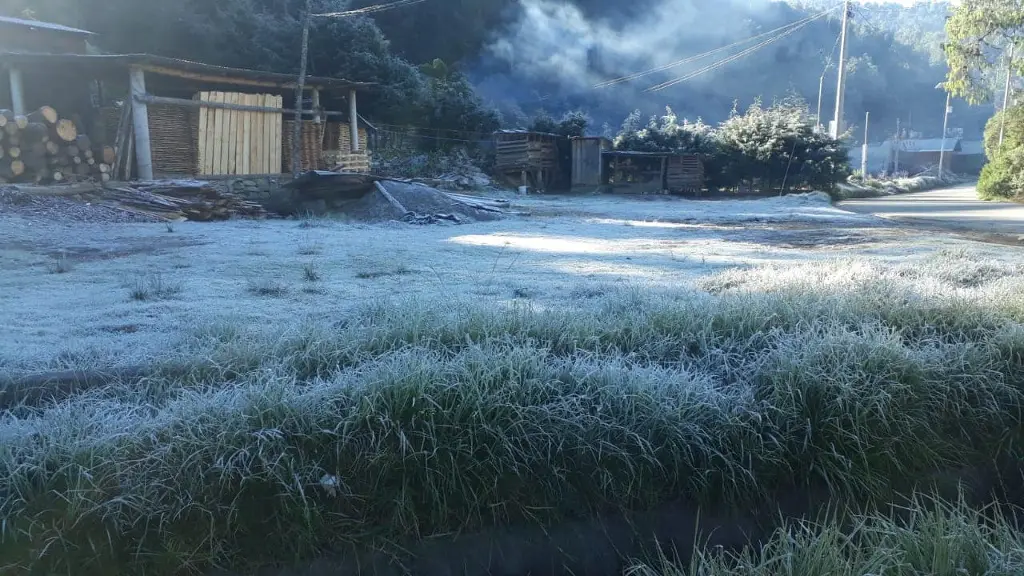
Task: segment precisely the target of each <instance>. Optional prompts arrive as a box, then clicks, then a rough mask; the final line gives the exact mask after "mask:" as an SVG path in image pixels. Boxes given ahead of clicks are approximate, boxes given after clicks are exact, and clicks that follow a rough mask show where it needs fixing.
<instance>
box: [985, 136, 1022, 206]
mask: <svg viewBox="0 0 1024 576" xmlns="http://www.w3.org/2000/svg"><path fill="white" fill-rule="evenodd" d="M1005 144H1006V142H1005V141H1004V145H1005ZM978 197H979V198H981V199H982V200H1015V201H1020V200H1024V147H1021V146H1018V147H1016V148H1011V149H1008V150H1005V151H1003V152H1002V153H1001V154H998V155H997V156H996V157H995V159H994V160H992V161H991V162H989V163H988V164H986V165H985V167H984V168H982V170H981V177H980V178H979V179H978Z"/></svg>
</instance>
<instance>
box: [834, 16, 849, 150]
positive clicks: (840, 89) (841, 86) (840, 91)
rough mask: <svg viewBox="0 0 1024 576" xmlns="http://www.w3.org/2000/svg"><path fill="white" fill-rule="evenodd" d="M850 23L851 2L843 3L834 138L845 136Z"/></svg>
mask: <svg viewBox="0 0 1024 576" xmlns="http://www.w3.org/2000/svg"><path fill="white" fill-rule="evenodd" d="M849 22H850V0H844V1H843V31H842V32H841V33H840V36H839V82H838V86H837V88H836V115H835V118H834V127H833V129H834V130H835V132H833V134H832V137H833V138H839V137H840V136H841V135H842V134H843V106H844V105H845V104H846V29H847V25H848V24H849Z"/></svg>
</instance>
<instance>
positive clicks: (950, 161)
mask: <svg viewBox="0 0 1024 576" xmlns="http://www.w3.org/2000/svg"><path fill="white" fill-rule="evenodd" d="M897 145H898V146H899V155H898V156H897V154H896V147H897ZM861 154H862V147H861V146H854V147H851V149H850V165H851V166H852V167H853V168H854V169H860V166H861ZM940 157H942V163H943V170H945V171H947V172H953V173H956V174H978V173H980V172H981V168H982V167H983V166H984V165H985V150H984V144H983V142H982V141H980V140H977V141H975V140H963V139H961V138H959V137H953V136H950V137H948V138H945V139H943V138H907V139H903V140H899V141H893V140H886V141H885V142H881V143H877V144H869V145H868V162H867V165H868V173H869V174H881V173H892V172H895V171H897V170H898V171H899V172H906V173H908V174H911V175H913V174H917V173H920V172H924V171H926V170H929V169H933V168H936V167H937V166H938V165H939V158H940ZM897 162H898V165H897Z"/></svg>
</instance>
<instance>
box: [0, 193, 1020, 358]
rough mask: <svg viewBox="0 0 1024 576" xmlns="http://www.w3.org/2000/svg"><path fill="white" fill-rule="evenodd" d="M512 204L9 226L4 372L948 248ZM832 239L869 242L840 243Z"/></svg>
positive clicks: (839, 219)
mask: <svg viewBox="0 0 1024 576" xmlns="http://www.w3.org/2000/svg"><path fill="white" fill-rule="evenodd" d="M517 204H518V205H519V206H518V207H519V208H526V209H527V210H534V211H535V212H536V214H538V215H536V216H534V217H528V218H512V219H507V220H503V221H497V222H487V223H479V224H472V225H466V226H426V227H416V226H409V225H401V224H389V225H381V226H369V225H360V224H345V223H341V222H337V221H331V220H324V221H323V222H320V225H319V226H318V227H316V228H313V229H309V228H304V227H301V226H300V224H299V223H297V222H295V221H268V222H249V221H231V222H225V223H218V224H202V223H185V224H179V225H176V226H175V228H174V232H168V231H167V228H166V227H165V226H163V225H160V224H121V225H88V224H77V225H74V226H71V225H61V224H54V223H45V224H40V223H38V222H27V221H25V220H22V219H19V218H17V217H13V216H9V215H8V216H0V218H2V222H0V322H2V323H3V325H4V326H5V331H4V337H3V338H0V370H21V369H24V370H30V369H40V368H44V367H51V368H62V367H70V366H75V367H80V366H89V365H100V366H102V365H109V364H114V363H134V362H140V361H144V360H145V359H147V358H148V357H150V356H152V355H153V354H157V353H159V352H160V351H161V350H164V349H166V348H167V347H168V346H170V345H171V344H172V343H173V342H176V341H178V340H180V339H181V338H182V337H183V335H185V334H187V333H188V332H189V331H190V330H194V328H195V327H196V326H203V325H210V324H218V323H224V322H230V323H233V324H243V325H246V324H247V325H258V326H274V325H278V324H279V323H288V322H295V321H303V320H304V319H314V320H323V319H339V320H340V319H343V318H344V317H346V315H347V314H348V313H349V311H350V310H352V308H353V307H355V306H358V305H361V304H363V303H365V302H368V301H374V300H379V299H384V298H388V299H393V298H405V297H410V298H416V299H420V300H426V301H443V302H452V303H453V304H454V303H459V302H480V301H485V302H494V303H495V304H496V305H504V304H507V303H509V302H512V301H515V300H524V299H525V300H530V301H531V302H533V303H535V304H537V305H539V306H543V307H547V308H560V307H564V306H573V305H576V304H577V303H578V302H579V301H580V300H581V299H582V300H586V299H588V298H589V296H587V295H588V294H592V293H594V292H600V291H603V290H605V289H606V288H607V287H608V286H616V287H620V288H621V287H634V288H637V289H645V290H652V289H653V290H666V289H671V290H678V289H682V290H688V289H690V288H691V287H693V286H694V283H695V281H696V280H698V279H700V278H702V277H705V276H708V275H710V274H715V273H718V272H721V271H723V270H726V269H729V268H731V267H749V266H757V265H771V266H776V267H778V268H779V269H780V270H786V269H791V268H792V267H793V266H795V265H799V264H803V263H808V262H819V261H823V260H827V259H830V258H835V257H845V256H861V257H865V258H871V259H879V260H881V261H885V262H890V263H892V265H894V266H895V265H906V266H909V267H910V268H912V267H913V264H912V263H913V262H914V261H916V260H918V259H920V258H924V257H927V255H929V254H933V253H935V252H937V251H938V250H940V249H942V248H944V247H947V246H949V245H950V244H951V242H954V241H953V240H951V239H950V238H948V237H943V236H940V235H935V234H933V233H928V234H916V233H908V232H905V231H901V230H896V229H892V228H887V229H875V228H871V226H873V225H874V224H875V223H876V222H877V220H875V219H873V218H871V217H868V216H859V215H851V214H849V213H846V212H843V211H840V210H837V209H834V208H832V207H831V206H830V205H828V203H827V200H826V199H825V198H823V197H822V196H821V195H800V196H788V197H784V198H774V199H768V200H758V201H701V202H694V201H685V200H679V199H673V198H663V197H657V198H653V199H651V198H624V197H605V196H595V197H573V198H567V197H554V198H551V197H527V198H523V199H520V200H519V201H517ZM684 221H692V222H693V223H694V224H679V223H680V222H684ZM630 222H632V223H633V225H629V223H630ZM765 222H772V223H775V224H773V225H772V226H768V227H766V226H765V224H764V223H765ZM812 222H817V223H818V224H809V223H812ZM637 223H641V224H640V225H638V224H637ZM662 223H664V224H662ZM789 225H792V226H793V228H794V230H795V232H794V231H793V230H791V231H789V232H790V233H801V234H802V233H805V232H808V231H809V232H811V233H813V234H814V235H815V240H814V242H812V243H811V244H810V245H808V246H806V247H801V248H793V247H787V246H786V245H785V244H784V243H773V239H776V238H777V237H778V236H779V235H780V234H782V233H783V232H786V230H784V229H786V227H787V226H789ZM839 228H844V230H842V232H844V233H856V234H861V235H864V236H870V240H871V241H870V242H869V243H862V244H856V245H844V244H842V243H830V242H829V239H830V238H831V237H832V235H833V234H835V233H837V230H838V229H839ZM815 243H817V244H815ZM959 244H960V245H970V246H972V248H971V250H972V252H977V253H979V254H983V255H985V254H987V255H988V256H985V258H991V259H993V261H998V262H1008V263H1007V264H1005V265H1006V266H1016V265H1019V262H1020V261H1021V259H1020V258H1019V257H1017V256H1016V255H1015V254H1012V253H1009V252H1007V251H1006V250H1005V249H1000V248H999V247H987V246H985V245H980V244H971V243H964V242H960V243H959ZM311 246H315V247H316V250H311V249H310V247H311ZM60 253H66V254H67V257H68V258H69V260H70V261H71V262H72V264H73V266H72V269H71V270H70V271H69V272H67V273H64V274H53V273H51V271H50V268H51V264H52V261H53V258H54V256H53V254H60ZM1014 262H1016V264H1015V263H1014ZM311 267H312V268H315V271H316V273H317V274H316V275H317V277H318V279H317V280H316V281H315V282H313V281H310V280H309V279H308V273H307V271H308V270H309V269H310V268H311ZM960 269H961V268H957V270H960ZM980 273H984V271H981V272H979V274H980ZM154 275H159V276H160V277H162V278H164V279H165V280H166V281H167V282H168V283H171V284H173V285H174V286H175V287H176V289H175V291H174V293H173V294H168V295H167V296H166V297H163V298H158V299H151V300H137V299H133V298H132V289H133V286H135V285H136V284H137V283H138V279H139V278H147V277H153V276H154ZM261 287H273V288H274V289H262V288H261ZM580 295H583V296H582V298H581V296H580Z"/></svg>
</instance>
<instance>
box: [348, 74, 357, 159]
mask: <svg viewBox="0 0 1024 576" xmlns="http://www.w3.org/2000/svg"><path fill="white" fill-rule="evenodd" d="M348 123H349V126H348V128H349V130H350V131H351V134H352V153H353V154H356V153H358V152H359V112H358V111H357V110H356V89H355V88H353V89H351V90H349V91H348Z"/></svg>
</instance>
